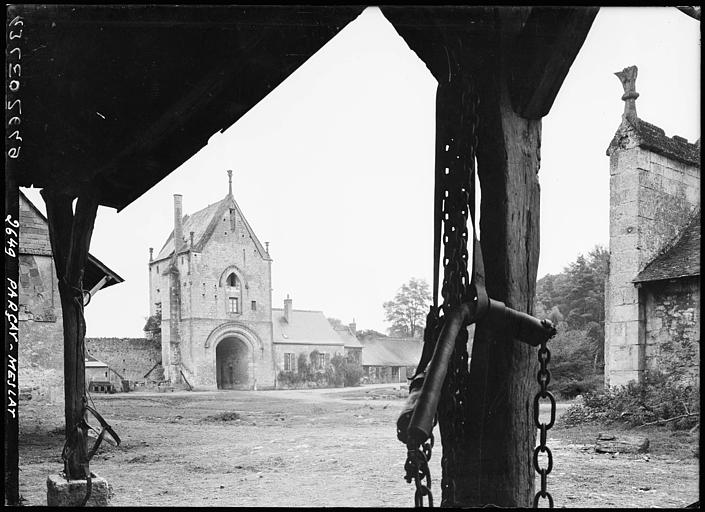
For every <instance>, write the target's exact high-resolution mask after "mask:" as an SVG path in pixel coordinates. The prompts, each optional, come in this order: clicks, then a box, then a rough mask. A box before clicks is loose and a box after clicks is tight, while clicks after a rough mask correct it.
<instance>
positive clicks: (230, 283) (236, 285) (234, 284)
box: [226, 272, 240, 288]
mask: <svg viewBox="0 0 705 512" xmlns="http://www.w3.org/2000/svg"><path fill="white" fill-rule="evenodd" d="M226 282H227V283H228V286H232V287H233V288H239V287H240V281H238V279H237V276H236V275H235V272H232V273H231V274H230V275H229V276H228V279H227V281H226Z"/></svg>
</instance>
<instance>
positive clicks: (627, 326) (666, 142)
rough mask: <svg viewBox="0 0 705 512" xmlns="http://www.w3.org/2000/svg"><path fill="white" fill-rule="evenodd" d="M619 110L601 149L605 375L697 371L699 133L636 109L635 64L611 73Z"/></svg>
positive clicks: (614, 379)
mask: <svg viewBox="0 0 705 512" xmlns="http://www.w3.org/2000/svg"><path fill="white" fill-rule="evenodd" d="M616 74H617V76H618V77H619V79H620V80H621V81H622V84H623V86H624V91H625V92H624V95H623V96H622V100H624V101H625V110H624V115H623V116H622V122H621V124H620V125H619V127H618V129H617V132H616V134H615V136H614V138H613V139H612V142H611V143H610V145H609V148H608V149H607V155H608V156H609V157H610V247H609V249H610V260H609V271H608V276H607V282H606V286H605V383H606V385H608V386H621V385H625V384H627V383H628V382H630V381H637V382H639V381H641V380H642V378H643V375H644V372H645V370H650V369H651V370H661V371H664V372H666V373H669V374H672V375H673V376H674V377H678V378H699V370H700V368H699V361H700V359H699V349H700V140H698V141H697V142H696V143H694V144H693V143H690V142H688V141H687V140H686V139H684V138H682V137H679V136H677V135H674V136H673V137H668V136H666V134H665V133H664V131H663V130H662V129H661V128H659V127H658V126H655V125H653V124H650V123H648V122H646V121H644V120H643V119H640V118H639V117H637V114H636V99H637V97H638V96H639V94H638V93H637V92H636V90H635V82H636V76H637V68H636V66H632V67H629V68H626V69H624V70H623V71H621V72H619V73H616Z"/></svg>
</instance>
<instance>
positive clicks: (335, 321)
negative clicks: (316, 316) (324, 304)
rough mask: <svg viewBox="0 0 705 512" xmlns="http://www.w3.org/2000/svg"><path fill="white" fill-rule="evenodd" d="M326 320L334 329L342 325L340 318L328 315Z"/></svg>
mask: <svg viewBox="0 0 705 512" xmlns="http://www.w3.org/2000/svg"><path fill="white" fill-rule="evenodd" d="M327 320H328V323H329V324H331V325H332V326H333V328H334V329H337V328H338V327H343V321H342V320H341V319H340V318H333V317H328V318H327Z"/></svg>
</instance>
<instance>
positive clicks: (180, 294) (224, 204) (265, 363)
mask: <svg viewBox="0 0 705 512" xmlns="http://www.w3.org/2000/svg"><path fill="white" fill-rule="evenodd" d="M271 263H272V260H271V258H270V257H269V253H268V250H267V249H265V248H264V246H263V245H262V244H261V243H260V241H259V240H258V238H257V236H256V235H255V233H254V231H253V230H252V228H251V226H250V225H249V223H248V222H247V220H246V219H245V217H244V215H243V213H242V211H241V210H240V207H239V206H238V204H237V202H236V201H235V199H234V197H233V193H232V171H228V194H227V195H226V196H225V198H223V199H222V200H221V201H218V202H216V203H214V204H211V205H209V206H207V207H206V208H204V209H202V210H199V211H197V212H195V213H193V214H192V215H190V216H189V215H184V214H183V211H182V196H181V195H180V194H175V195H174V229H173V231H172V233H171V234H170V235H169V237H168V239H167V241H166V242H165V244H164V246H163V247H162V249H161V250H160V251H159V253H158V255H157V256H156V257H153V252H152V251H150V262H149V283H150V284H149V294H150V314H151V315H152V317H154V318H157V319H160V322H161V342H162V366H163V367H164V370H165V377H166V378H167V379H168V380H170V381H171V382H173V383H179V382H181V381H182V380H183V379H184V378H185V379H186V380H187V381H188V382H189V384H191V385H195V386H201V387H206V388H216V387H217V388H238V389H257V388H258V387H259V388H267V387H273V386H274V373H275V369H274V363H273V354H272V297H271V288H272V287H271Z"/></svg>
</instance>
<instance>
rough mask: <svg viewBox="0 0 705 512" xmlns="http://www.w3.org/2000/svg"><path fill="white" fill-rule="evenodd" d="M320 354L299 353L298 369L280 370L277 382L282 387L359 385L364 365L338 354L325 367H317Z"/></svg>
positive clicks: (315, 352)
mask: <svg viewBox="0 0 705 512" xmlns="http://www.w3.org/2000/svg"><path fill="white" fill-rule="evenodd" d="M319 354H320V352H318V351H317V350H314V351H312V352H311V354H309V355H308V356H307V355H306V354H305V353H301V354H299V356H298V358H297V366H296V371H295V372H293V371H280V372H279V375H278V377H277V383H278V385H279V386H282V387H294V388H301V387H336V388H338V387H342V386H359V385H360V379H361V378H362V367H361V366H360V365H359V364H357V363H355V362H353V361H350V360H348V359H347V358H346V357H344V356H342V355H340V354H336V355H334V356H333V357H332V358H331V360H330V363H329V364H327V365H325V367H324V368H318V369H317V368H316V366H317V365H318V361H319Z"/></svg>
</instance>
